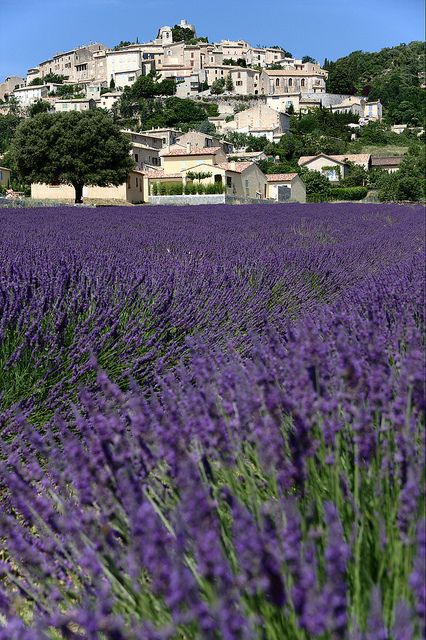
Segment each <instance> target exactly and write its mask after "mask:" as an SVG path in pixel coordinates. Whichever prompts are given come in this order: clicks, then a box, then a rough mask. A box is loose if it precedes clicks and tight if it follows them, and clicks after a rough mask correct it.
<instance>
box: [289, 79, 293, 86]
mask: <svg viewBox="0 0 426 640" xmlns="http://www.w3.org/2000/svg"><path fill="white" fill-rule="evenodd" d="M288 86H289V87H292V86H293V80H292V78H289V79H288Z"/></svg>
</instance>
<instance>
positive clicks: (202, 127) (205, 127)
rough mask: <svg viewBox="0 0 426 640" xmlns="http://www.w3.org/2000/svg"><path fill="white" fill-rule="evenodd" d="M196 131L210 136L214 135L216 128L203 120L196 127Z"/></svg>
mask: <svg viewBox="0 0 426 640" xmlns="http://www.w3.org/2000/svg"><path fill="white" fill-rule="evenodd" d="M196 131H199V132H200V133H207V134H209V135H212V134H213V133H216V127H215V126H214V124H213V123H212V122H210V121H209V120H203V121H202V122H200V124H199V125H198V127H196Z"/></svg>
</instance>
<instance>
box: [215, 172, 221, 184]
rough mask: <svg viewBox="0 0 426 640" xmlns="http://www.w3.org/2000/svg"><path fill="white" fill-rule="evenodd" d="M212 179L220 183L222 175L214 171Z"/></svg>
mask: <svg viewBox="0 0 426 640" xmlns="http://www.w3.org/2000/svg"><path fill="white" fill-rule="evenodd" d="M214 181H215V182H220V183H221V184H222V176H221V175H220V173H216V175H215V177H214Z"/></svg>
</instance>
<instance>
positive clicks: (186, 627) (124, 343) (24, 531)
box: [0, 204, 426, 640]
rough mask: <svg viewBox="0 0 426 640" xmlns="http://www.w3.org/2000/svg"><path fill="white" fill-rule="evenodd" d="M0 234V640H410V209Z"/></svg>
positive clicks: (415, 448)
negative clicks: (313, 639)
mask: <svg viewBox="0 0 426 640" xmlns="http://www.w3.org/2000/svg"><path fill="white" fill-rule="evenodd" d="M0 226H1V229H2V232H3V233H2V236H1V239H0V260H1V265H2V267H1V272H0V306H1V318H0V376H1V378H0V388H1V396H0V408H1V414H0V416H1V429H2V437H1V439H0V465H1V475H0V478H1V484H0V491H1V499H2V509H1V512H0V640H3V639H4V640H15V639H16V640H18V639H19V640H21V639H22V640H30V639H31V640H41V639H43V640H44V639H53V640H57V639H72V640H78V639H81V638H87V639H89V640H95V639H108V640H109V639H110V640H136V639H138V640H139V639H144V640H145V639H147V640H150V639H153V640H154V639H155V640H160V639H162V640H163V639H173V640H174V639H179V640H193V639H194V640H195V639H198V638H206V639H212V640H213V639H214V640H216V639H221V638H224V639H225V640H228V639H229V640H231V639H232V640H234V639H246V638H247V639H249V638H250V639H251V638H253V639H261V640H306V639H308V638H320V639H321V640H340V639H342V640H343V639H348V640H355V639H357V640H373V639H374V640H376V639H380V638H383V639H386V640H410V639H416V638H422V637H424V635H425V595H424V593H425V591H424V589H425V577H424V566H425V548H426V538H425V535H426V532H425V527H424V516H425V514H424V485H423V482H424V462H425V461H424V451H425V442H424V430H423V425H424V386H423V362H424V216H423V210H422V208H420V207H400V206H393V205H392V206H391V205H380V206H377V205H367V206H361V205H350V204H349V205H310V206H309V208H307V207H306V206H298V205H293V206H291V207H289V206H287V207H278V206H273V207H268V206H259V207H255V206H252V207H239V208H234V207H225V206H224V207H213V208H210V209H209V208H207V207H206V208H204V207H197V208H191V209H183V208H182V209H181V208H179V209H173V208H168V207H167V208H166V207H165V208H161V207H157V208H155V209H149V208H145V207H144V208H141V209H139V208H129V209H126V208H123V209H117V208H114V209H110V210H109V209H102V210H93V211H92V210H90V211H88V210H81V209H78V210H73V209H70V208H62V209H61V208H57V209H38V210H37V209H33V210H31V211H29V210H13V211H10V210H8V211H6V210H2V211H0Z"/></svg>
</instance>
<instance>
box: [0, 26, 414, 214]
mask: <svg viewBox="0 0 426 640" xmlns="http://www.w3.org/2000/svg"><path fill="white" fill-rule="evenodd" d="M327 78H328V71H327V70H326V69H324V68H322V67H321V66H320V64H319V63H318V62H317V61H316V60H314V59H313V58H311V57H310V56H305V57H303V58H301V59H297V58H295V57H293V56H292V55H291V53H290V52H288V51H286V50H285V49H283V48H282V47H280V46H264V47H260V46H252V45H251V44H250V43H248V42H246V41H245V40H237V41H230V40H222V41H220V42H216V43H209V42H208V40H207V38H206V37H199V36H198V35H197V32H196V29H195V26H194V25H191V24H189V23H188V22H187V21H186V20H182V21H181V22H180V24H178V25H175V26H174V27H169V26H163V27H161V28H160V29H159V31H158V33H157V37H156V38H154V39H153V40H151V41H149V42H144V43H139V42H138V41H136V42H125V41H122V42H120V43H119V44H118V45H116V46H114V47H113V48H108V47H107V46H105V45H103V44H101V43H92V44H88V45H85V46H80V47H77V48H75V49H72V50H70V51H65V52H61V53H57V54H55V55H54V56H53V57H52V58H49V59H48V60H44V61H41V62H39V63H38V64H37V65H35V66H33V67H31V68H29V69H28V71H27V76H26V78H21V77H18V76H10V77H8V78H7V79H6V80H5V82H3V83H1V84H0V115H8V114H9V115H10V114H13V115H17V116H19V117H20V118H26V117H30V116H32V115H34V114H37V113H39V112H59V113H67V112H85V111H91V110H94V109H103V110H105V111H106V112H108V113H109V114H111V116H112V117H113V118H114V120H115V121H116V122H118V123H119V124H120V127H121V130H122V131H123V132H124V133H125V134H126V135H127V137H128V139H129V140H130V142H131V146H132V151H131V154H132V157H133V160H134V165H135V168H134V171H132V173H131V174H130V175H129V178H128V181H127V183H123V185H121V186H120V187H117V186H115V187H85V193H84V195H85V197H87V198H92V199H96V198H105V197H108V198H110V199H118V200H121V201H123V200H124V201H126V202H130V203H142V202H149V201H151V202H154V200H153V199H154V198H157V199H158V198H161V197H163V202H164V196H169V197H174V198H176V196H183V195H187V196H197V195H198V196H201V195H209V196H223V195H227V196H228V197H230V198H232V197H233V198H235V199H238V201H243V200H244V201H250V200H254V199H258V200H261V199H265V200H279V201H288V200H290V201H291V200H295V201H299V202H305V201H306V177H307V175H308V174H307V173H306V170H310V171H311V172H312V171H315V172H317V173H320V174H321V176H322V177H324V178H326V181H328V182H329V183H330V185H331V186H333V184H334V186H341V187H344V186H358V187H359V186H363V187H365V185H366V182H367V180H366V176H367V175H368V172H371V171H372V170H374V169H381V170H384V171H386V172H388V173H391V172H392V173H393V172H396V171H398V170H399V167H400V165H401V162H402V155H400V156H390V157H386V156H384V157H383V156H375V155H374V153H365V152H362V153H356V152H353V151H354V150H355V151H356V150H357V148H356V144H355V145H352V146H353V149H351V148H350V144H346V143H345V144H344V145H343V146H342V145H340V146H339V145H337V146H336V145H334V146H333V145H332V146H330V144H327V141H328V142H329V140H328V139H327V137H326V136H325V137H321V136H320V137H319V142H318V141H317V143H316V145H313V146H312V145H311V146H309V145H308V146H306V145H302V146H300V151H299V153H298V151H297V149H296V150H293V151H292V153H291V154H289V153H283V154H282V153H281V149H285V148H286V147H288V145H289V140H290V139H291V138H292V136H291V131H290V129H291V126H292V119H293V121H294V118H295V116H298V118H299V119H300V118H303V117H305V116H306V117H309V115H310V114H313V113H319V111H322V112H324V111H326V116H322V119H323V120H324V118H328V121H327V122H325V121H324V122H323V123H320V122H318V123H317V124H316V126H319V127H328V128H329V129H330V130H331V135H330V132H329V133H328V138H330V139H332V138H333V135H334V136H335V138H336V135H335V134H334V133H333V131H332V129H333V127H337V126H339V127H340V128H342V127H344V135H343V138H344V139H345V140H347V141H348V143H350V142H351V141H356V140H357V138H358V137H359V135H360V132H361V130H362V128H364V127H369V126H370V129H371V125H372V124H376V125H378V126H380V123H381V122H382V119H383V109H382V104H381V102H380V99H377V100H368V99H367V98H366V97H363V96H361V95H360V96H357V95H350V94H343V93H330V92H329V91H327ZM173 110H174V111H175V112H176V113H175V115H174V116H170V112H171V111H173ZM183 112H184V113H183ZM166 114H167V117H166ZM314 117H316V118H318V116H314ZM295 126H297V124H296V125H295ZM406 128H407V127H406V126H404V125H402V126H398V125H396V126H395V127H393V131H392V134H400V133H403V132H404V131H405V129H406ZM289 133H290V135H289ZM294 140H295V138H294V136H293V141H294ZM0 150H1V148H0ZM3 150H4V149H3ZM360 150H361V151H362V149H361V148H360ZM351 151H352V152H351ZM271 161H272V164H274V167H272V164H271ZM288 161H290V162H288ZM0 164H4V162H2V161H1V159H0ZM354 167H355V168H358V170H359V171H358V175H359V178H358V180H357V181H355V184H352V183H350V182H349V183H348V184H347V185H345V182H344V181H345V179H347V178H348V177H349V174H351V173H352V174H353V169H354ZM195 169H197V172H198V173H197V176H195V179H194V175H193V174H194V170H195ZM303 170H305V172H303ZM361 174H362V178H361ZM200 175H201V177H200ZM11 176H12V170H11V169H10V168H7V167H6V166H5V167H0V186H1V185H3V187H4V186H6V185H8V184H9V182H10V180H11ZM308 182H310V180H309V176H308ZM352 182H353V181H352ZM9 186H10V185H9ZM319 189H320V186H318V185H315V186H314V187H312V186H308V195H309V191H310V192H311V194H312V193H313V192H318V190H319ZM68 191H70V193H71V192H72V188H71V187H68V186H67V185H65V184H62V185H48V184H44V183H43V184H39V183H37V184H33V185H32V187H31V196H32V197H33V198H39V199H49V198H55V199H59V200H61V199H67V198H68V197H71V196H70V193H68ZM314 195H315V194H314ZM316 195H318V193H317V194H316ZM341 195H342V194H341ZM190 199H191V200H194V199H193V198H190Z"/></svg>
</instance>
